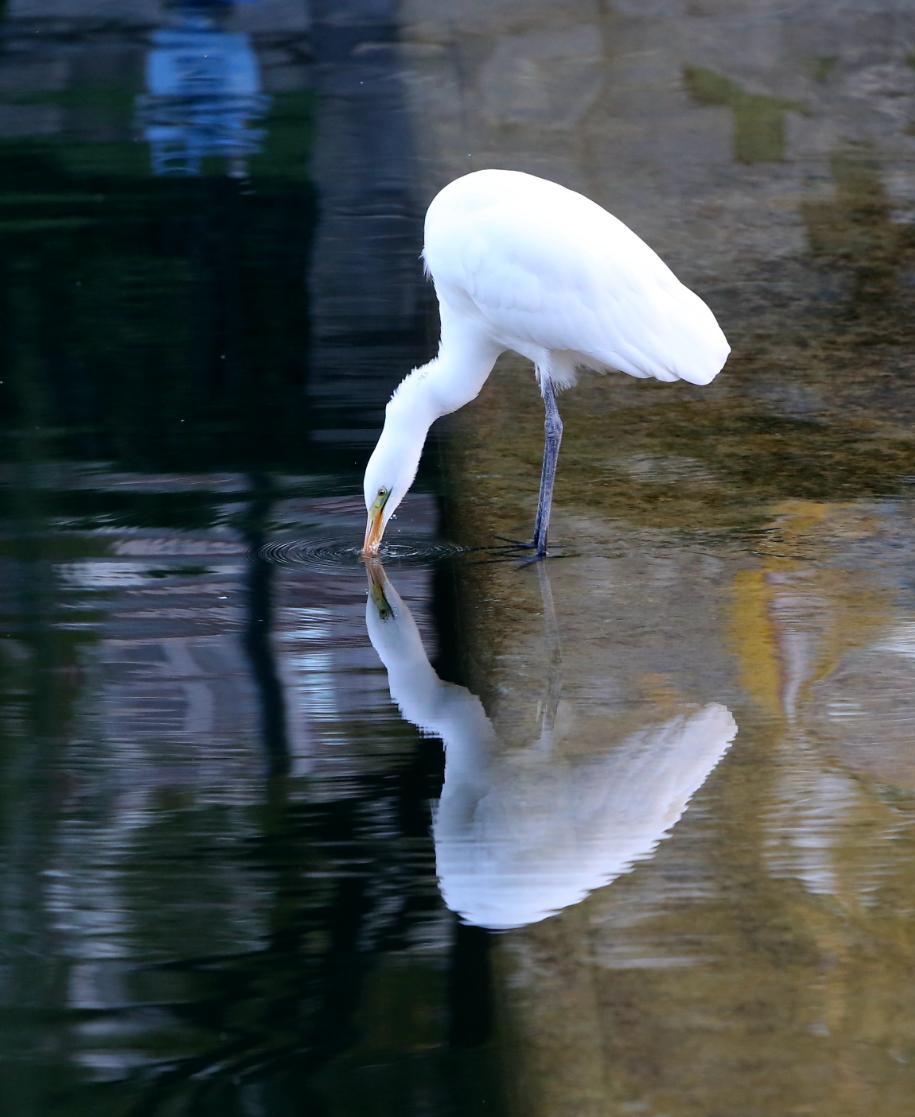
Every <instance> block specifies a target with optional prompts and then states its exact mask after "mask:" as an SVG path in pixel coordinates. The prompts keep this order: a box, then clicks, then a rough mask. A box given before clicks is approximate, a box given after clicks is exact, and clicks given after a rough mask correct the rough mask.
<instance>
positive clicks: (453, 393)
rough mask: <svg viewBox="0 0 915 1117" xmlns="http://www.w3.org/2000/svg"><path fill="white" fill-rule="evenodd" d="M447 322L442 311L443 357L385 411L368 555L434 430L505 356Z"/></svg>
mask: <svg viewBox="0 0 915 1117" xmlns="http://www.w3.org/2000/svg"><path fill="white" fill-rule="evenodd" d="M447 320H448V314H447V311H443V314H442V341H441V345H440V347H439V352H438V356H437V357H435V358H434V360H431V361H429V363H428V364H425V365H422V366H421V367H420V368H416V369H414V370H413V371H412V372H411V373H410V374H409V375H408V376H406V377H404V379H403V380H402V381H401V382H400V384H399V385H398V387H397V388H396V389H395V391H394V394H393V395H392V396H391V398H390V400H389V401H388V405H387V408H386V409H385V420H384V429H383V430H382V432H381V437H380V438H379V439H378V443H377V445H376V446H375V449H374V451H373V452H372V456H371V458H370V459H369V464H368V466H367V467H366V470H365V507H366V512H367V515H368V520H367V523H366V529H365V540H364V542H363V545H362V553H363V555H374V554H377V553H378V549H379V548H380V546H381V540H382V536H383V535H384V531H385V528H386V527H387V523H388V520H389V519H390V518H391V516H392V515H393V513H394V511H395V509H396V508H397V506H398V505H399V504H400V502H401V501H402V500H403V498H404V496H405V495H406V493H407V490H408V489H409V488H410V486H411V485H412V484H413V479H414V477H415V476H416V470H417V469H418V467H419V460H420V458H421V457H422V452H423V446H424V445H425V442H426V435H427V434H428V433H429V428H430V427H431V426H432V424H433V423H434V422H435V420H436V419H438V418H440V417H441V416H442V415H448V414H449V413H450V412H452V411H457V410H458V408H460V407H463V406H464V404H465V403H469V402H470V401H471V400H472V399H475V398H476V396H477V395H478V394H479V392H480V389H481V388H482V387H483V385H484V384H485V382H486V378H487V377H488V376H489V374H490V372H491V371H492V366H493V365H494V364H495V361H496V358H497V357H498V355H499V353H500V352H501V348H500V347H499V346H497V345H494V344H493V343H492V342H489V341H488V340H487V339H485V338H484V337H481V336H480V335H477V334H476V333H475V332H474V333H467V332H466V331H464V332H463V333H461V334H458V335H451V334H450V333H449V331H448V329H447Z"/></svg>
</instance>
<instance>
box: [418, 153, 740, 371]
mask: <svg viewBox="0 0 915 1117" xmlns="http://www.w3.org/2000/svg"><path fill="white" fill-rule="evenodd" d="M424 258H425V261H426V266H427V268H428V270H429V272H430V273H431V275H432V277H433V279H434V281H435V286H436V292H437V294H438V297H439V301H440V303H442V306H443V313H444V314H445V315H447V317H448V318H449V320H450V321H451V323H452V330H454V328H455V327H454V323H455V322H456V323H459V324H463V326H464V328H466V329H467V330H468V331H470V332H478V331H483V332H484V333H486V334H487V336H489V337H490V338H491V339H492V340H493V342H494V343H495V344H498V345H499V346H501V347H502V348H507V349H514V350H515V351H516V352H519V353H521V354H522V355H523V356H526V357H528V358H530V359H531V360H533V361H534V362H535V364H536V365H537V366H538V369H539V370H540V372H541V374H542V373H544V372H545V373H548V374H550V375H551V376H552V378H553V379H554V381H556V382H557V383H558V385H559V386H560V387H565V386H568V384H569V383H571V382H574V369H575V367H576V366H577V365H586V366H589V367H592V368H597V369H604V368H615V369H619V370H621V371H622V372H626V373H629V375H631V376H636V377H655V378H656V379H658V380H678V379H680V380H686V381H689V382H690V383H693V384H707V383H709V382H710V381H711V380H712V379H714V377H715V376H716V375H717V374H718V372H719V371H720V370H721V368H722V366H723V365H724V362H725V360H726V359H727V356H728V353H729V352H730V347H729V345H728V343H727V339H726V338H725V336H724V333H723V332H722V330H721V328H720V326H719V325H718V323H717V321H716V319H715V316H714V315H713V314H712V312H711V310H709V308H708V306H706V304H705V303H704V302H703V301H702V299H701V298H700V297H699V296H698V295H696V294H695V293H694V292H693V291H691V290H690V289H689V288H688V287H685V286H684V285H683V284H682V283H681V282H680V281H679V280H678V279H677V277H676V276H675V275H674V273H673V272H672V271H671V270H670V268H669V267H668V266H667V265H666V264H665V263H664V261H663V260H662V259H661V258H660V257H659V256H658V255H657V254H656V253H655V252H654V251H653V250H652V249H651V248H649V246H648V245H647V244H646V243H645V242H644V241H643V240H641V238H640V237H638V236H637V235H636V234H635V233H634V232H633V231H632V230H631V229H629V228H628V227H627V226H626V225H624V224H623V222H621V221H619V220H618V219H617V218H615V217H613V216H612V214H610V213H608V212H607V211H606V210H605V209H602V208H601V207H600V206H599V205H597V204H596V203H595V202H592V201H591V200H590V199H588V198H585V197H584V196H583V195H581V194H577V193H575V191H572V190H568V189H566V188H565V187H563V186H559V185H557V184H556V183H553V182H548V181H547V180H545V179H541V178H537V177H535V176H533V175H527V174H522V173H521V172H518V171H498V170H486V171H476V172H474V173H473V174H469V175H465V176H464V177H463V178H459V179H456V180H455V181H454V182H452V183H450V184H449V185H448V186H446V187H445V188H444V189H443V190H442V191H441V192H440V193H439V194H438V195H437V196H436V197H435V198H434V199H433V201H432V204H431V205H430V206H429V210H428V213H427V215H426V227H425V249H424Z"/></svg>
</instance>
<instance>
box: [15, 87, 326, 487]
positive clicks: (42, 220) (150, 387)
mask: <svg viewBox="0 0 915 1117" xmlns="http://www.w3.org/2000/svg"><path fill="white" fill-rule="evenodd" d="M287 107H288V106H287ZM287 126H288V121H287ZM290 151H291V148H290V144H289V142H288V138H287V140H284V143H283V145H282V152H283V153H284V155H289V153H290ZM274 156H276V157H279V153H278V152H277V153H274V152H265V153H264V155H263V157H262V158H261V161H260V162H259V166H258V177H257V179H256V183H257V190H256V191H254V190H250V189H249V190H248V191H247V192H245V190H244V188H243V186H242V185H241V184H239V183H238V182H235V181H233V180H227V179H222V178H204V179H195V180H167V181H162V180H156V179H153V178H151V177H150V176H149V173H148V163H147V155H146V152H145V150H144V149H143V148H142V147H141V146H140V145H136V144H112V145H107V146H104V145H102V146H99V145H88V144H61V145H59V146H54V147H51V148H48V147H46V146H42V145H40V144H38V143H36V142H29V141H7V142H6V143H4V144H2V145H0V160H2V162H3V164H4V176H3V189H2V192H0V305H3V306H4V308H5V310H6V313H5V314H4V318H5V319H6V320H7V321H8V328H7V330H6V332H5V336H4V340H3V348H2V350H0V353H2V358H0V360H2V366H3V376H2V377H0V378H4V379H6V380H7V383H8V385H9V386H10V387H9V389H8V392H7V396H8V400H7V406H6V407H5V408H4V411H3V416H2V418H0V423H2V424H3V425H4V426H6V427H9V426H13V427H15V426H17V425H18V424H21V423H22V422H23V421H24V419H25V413H24V412H23V406H24V404H23V402H22V401H23V399H24V396H23V393H24V392H25V391H26V386H25V384H24V383H23V381H24V380H34V379H35V378H38V379H39V380H40V381H41V382H42V384H43V388H42V391H41V395H42V396H43V398H45V399H46V400H47V403H48V408H49V410H48V413H47V414H46V415H45V416H43V423H44V425H45V429H47V428H48V427H51V428H54V429H58V430H65V431H66V432H67V435H66V442H65V445H62V446H61V449H62V450H63V451H64V452H66V453H68V454H71V455H76V456H81V455H84V454H86V455H89V456H91V457H94V458H96V459H97V458H100V457H105V458H109V459H114V460H115V461H117V462H120V463H122V464H125V465H128V466H138V465H143V464H144V463H146V464H150V463H155V464H159V465H161V464H164V463H166V462H172V463H174V464H178V463H180V462H184V463H190V462H192V461H206V463H207V464H208V465H210V466H212V465H214V464H223V465H225V464H229V463H235V464H246V463H247V462H248V461H249V460H262V459H264V458H266V459H270V458H271V456H272V455H280V454H286V452H287V451H288V452H289V453H290V454H294V453H295V452H296V451H297V450H298V452H301V449H300V444H301V442H302V438H301V428H302V422H301V418H300V417H299V410H300V407H301V383H302V378H303V375H304V361H305V353H306V346H307V318H306V315H305V307H306V291H305V279H306V271H307V261H308V247H309V240H310V229H311V220H310V214H311V212H312V200H311V193H310V191H309V189H308V186H307V183H306V182H305V181H304V180H303V179H302V178H301V177H299V178H298V179H296V178H295V177H294V176H295V175H296V174H301V172H302V170H303V160H301V159H299V161H298V162H295V161H294V160H291V161H290V162H289V163H287V164H285V165H283V166H282V168H281V172H282V173H281V176H279V177H277V178H273V177H271V166H272V162H271V160H272V159H273V158H274ZM290 159H291V157H290ZM14 304H15V313H13V309H14ZM229 431H231V432H233V437H232V438H231V439H230V438H229V437H228V436H227V435H228V432H229Z"/></svg>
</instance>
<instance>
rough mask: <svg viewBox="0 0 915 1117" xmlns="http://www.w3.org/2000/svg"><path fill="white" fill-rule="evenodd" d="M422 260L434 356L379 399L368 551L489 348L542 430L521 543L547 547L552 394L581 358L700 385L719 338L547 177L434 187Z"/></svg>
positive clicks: (626, 236)
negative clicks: (437, 326)
mask: <svg viewBox="0 0 915 1117" xmlns="http://www.w3.org/2000/svg"><path fill="white" fill-rule="evenodd" d="M423 257H424V259H425V263H426V268H427V271H428V272H429V274H430V275H431V276H432V279H433V281H434V283H435V290H436V294H437V296H438V302H439V311H440V316H441V341H440V343H439V351H438V355H437V356H436V357H435V358H434V359H433V360H431V361H430V362H429V363H428V364H426V365H423V366H422V367H421V368H418V369H414V370H413V372H411V373H410V374H409V375H408V376H407V377H406V378H405V379H404V380H403V381H402V382H401V384H400V386H399V387H398V388H397V390H396V391H395V393H394V395H393V396H392V397H391V400H390V402H389V403H388V405H387V411H386V415H385V423H384V429H383V431H382V433H381V437H380V438H379V440H378V444H377V446H376V447H375V450H374V452H373V453H372V456H371V459H370V460H369V463H368V466H367V468H366V472H365V481H364V492H365V504H366V510H367V512H368V523H367V525H366V533H365V542H364V544H363V550H364V552H365V553H366V554H373V553H376V552H377V551H378V549H379V547H380V544H381V539H382V536H383V534H384V530H385V526H386V525H387V522H388V520H389V519H390V517H391V515H392V514H393V512H394V510H395V509H396V508H397V506H398V505H399V503H400V502H401V500H402V499H403V497H404V495H405V494H406V492H407V490H408V489H409V488H410V486H411V485H412V483H413V478H414V477H415V475H416V470H417V468H418V466H419V460H420V457H421V455H422V451H423V445H424V443H425V440H426V435H427V433H428V431H429V427H430V426H431V425H432V423H433V422H434V421H435V420H436V419H438V418H439V417H440V416H442V415H447V414H448V413H449V412H452V411H456V410H457V409H458V408H460V407H463V406H464V405H465V404H467V403H469V402H470V401H471V400H473V399H475V398H476V396H477V395H478V394H479V392H480V390H481V389H482V387H483V385H484V383H485V382H486V379H487V378H488V376H489V374H490V372H491V370H492V367H493V365H494V364H495V362H496V359H497V358H498V356H499V355H500V353H503V352H505V351H506V350H513V351H514V352H516V353H519V354H521V356H523V357H526V358H528V359H529V360H531V361H532V362H533V364H534V367H535V369H536V372H537V378H538V381H539V383H540V389H541V392H542V394H543V401H544V408H545V412H546V417H545V440H544V452H543V470H542V474H541V482H540V495H539V499H538V504H537V518H536V521H535V525H534V536H533V539H532V541H531V544H530V546H531V547H532V549H533V550H534V551H535V553H536V554H537V555H538V556H540V557H542V556H543V555H545V554H546V545H547V532H548V528H549V518H550V507H551V503H552V494H553V481H554V477H555V473H556V463H557V460H558V457H559V445H560V441H561V438H562V421H561V419H560V416H559V409H558V407H557V404H556V392H557V391H559V390H562V389H563V388H569V387H571V386H572V385H573V384H574V383H575V380H576V377H577V370H578V369H579V368H588V369H592V370H594V371H598V372H603V371H607V370H610V369H617V370H619V371H622V372H625V373H628V374H629V375H630V376H635V377H638V378H639V379H645V378H654V379H657V380H665V381H674V380H685V381H688V382H689V383H691V384H708V383H709V382H710V381H711V380H713V379H714V378H715V376H717V374H718V372H719V371H720V370H721V368H722V366H723V365H724V362H725V360H726V359H727V356H728V353H729V352H730V348H729V346H728V343H727V340H726V338H725V336H724V334H723V332H722V331H721V328H720V327H719V325H718V323H717V321H716V320H715V316H714V315H713V314H712V312H711V310H709V308H708V307H707V306H706V304H705V303H704V302H703V301H702V299H700V298H699V296H698V295H696V294H695V293H694V292H693V291H691V290H690V289H689V288H688V287H685V286H684V285H683V284H682V283H681V282H680V281H679V280H678V279H677V277H676V276H675V275H674V274H673V272H672V271H671V270H670V268H668V267H667V265H666V264H665V263H664V262H663V261H662V260H661V259H660V257H658V256H657V255H656V254H655V253H654V252H653V251H652V250H651V249H650V248H649V247H648V245H647V244H645V242H644V241H642V240H641V239H640V238H639V237H638V236H636V234H635V233H633V232H632V230H631V229H629V228H627V226H626V225H624V224H623V223H622V222H621V221H618V220H617V219H616V218H615V217H613V216H612V215H611V214H609V213H607V211H606V210H604V209H602V208H601V207H600V206H599V205H597V204H596V203H594V202H592V201H590V200H589V199H588V198H585V197H583V196H582V195H581V194H577V193H575V192H574V191H572V190H567V189H565V188H564V187H562V186H559V185H557V184H556V183H554V182H548V181H546V180H545V179H541V178H536V177H535V176H533V175H526V174H521V173H519V172H516V171H495V170H486V171H476V172H474V173H473V174H469V175H464V176H463V177H462V178H459V179H456V180H455V181H454V182H452V183H450V184H449V185H448V186H446V187H445V188H444V189H443V190H442V191H441V192H440V193H439V194H438V195H437V196H436V197H435V198H434V199H433V201H432V204H431V205H430V206H429V210H428V213H427V214H426V226H425V247H424V249H423Z"/></svg>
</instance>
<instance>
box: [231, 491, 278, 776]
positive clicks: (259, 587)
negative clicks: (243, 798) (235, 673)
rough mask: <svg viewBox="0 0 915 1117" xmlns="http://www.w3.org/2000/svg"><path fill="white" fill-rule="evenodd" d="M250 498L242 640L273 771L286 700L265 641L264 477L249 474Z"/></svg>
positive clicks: (268, 497) (268, 599)
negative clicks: (246, 592) (257, 699)
mask: <svg viewBox="0 0 915 1117" xmlns="http://www.w3.org/2000/svg"><path fill="white" fill-rule="evenodd" d="M251 493H252V496H251V503H250V505H249V510H248V517H247V520H246V522H245V524H244V528H243V535H244V539H245V542H246V543H247V545H248V549H249V555H248V576H247V579H246V581H247V588H248V612H247V619H246V622H245V631H244V636H243V637H242V643H243V644H244V648H245V652H246V653H247V656H248V659H249V660H250V661H251V673H252V676H253V678H254V684H255V686H256V688H257V692H258V695H259V697H260V710H261V739H262V742H263V746H264V752H265V755H266V763H267V770H268V772H269V773H270V775H272V776H279V775H284V774H285V773H286V772H288V771H289V742H288V739H287V734H286V700H285V696H284V694H283V687H282V684H281V683H280V679H279V675H278V673H277V670H276V664H275V663H274V660H273V648H272V647H271V643H270V627H271V621H272V612H271V609H272V595H271V588H272V587H271V578H272V573H273V567H272V566H271V565H270V563H268V562H267V561H266V560H265V559H264V558H263V557H262V555H261V547H263V545H264V542H265V539H266V531H265V529H264V524H265V522H266V519H267V514H268V512H269V510H270V505H271V503H272V496H273V494H272V490H271V486H270V481H269V478H267V477H266V475H264V474H263V473H260V472H257V473H252V474H251Z"/></svg>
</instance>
